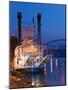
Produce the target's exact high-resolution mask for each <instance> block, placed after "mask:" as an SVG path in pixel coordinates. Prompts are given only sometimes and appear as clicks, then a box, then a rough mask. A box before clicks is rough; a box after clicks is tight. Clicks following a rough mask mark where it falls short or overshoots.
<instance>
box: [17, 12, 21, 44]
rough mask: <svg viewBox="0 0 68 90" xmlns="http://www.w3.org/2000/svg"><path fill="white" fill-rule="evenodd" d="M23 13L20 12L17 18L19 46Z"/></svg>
mask: <svg viewBox="0 0 68 90" xmlns="http://www.w3.org/2000/svg"><path fill="white" fill-rule="evenodd" d="M21 17H22V16H21V12H18V14H17V18H18V40H19V44H20V43H21Z"/></svg>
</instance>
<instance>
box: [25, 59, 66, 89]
mask: <svg viewBox="0 0 68 90" xmlns="http://www.w3.org/2000/svg"><path fill="white" fill-rule="evenodd" d="M65 73H66V71H65V58H52V59H51V60H49V61H48V62H47V64H46V67H45V68H44V71H43V73H40V74H38V73H34V74H33V75H32V76H30V75H29V76H27V75H25V77H24V78H25V79H27V80H32V86H34V87H36V86H37V87H39V86H58V85H65V83H66V80H65V79H66V76H65Z"/></svg>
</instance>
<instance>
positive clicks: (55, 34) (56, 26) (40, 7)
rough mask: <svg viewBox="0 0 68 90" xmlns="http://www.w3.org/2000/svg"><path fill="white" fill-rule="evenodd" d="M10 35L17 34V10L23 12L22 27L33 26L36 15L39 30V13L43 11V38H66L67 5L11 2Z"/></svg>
mask: <svg viewBox="0 0 68 90" xmlns="http://www.w3.org/2000/svg"><path fill="white" fill-rule="evenodd" d="M9 7H10V35H16V36H17V30H18V24H17V12H22V29H23V28H24V27H27V26H32V18H33V16H34V22H35V30H37V14H38V13H41V38H42V39H41V40H42V41H46V42H47V41H51V40H54V39H64V38H65V5H57V4H56V5H55V4H38V3H25V2H24V3H23V2H10V6H9Z"/></svg>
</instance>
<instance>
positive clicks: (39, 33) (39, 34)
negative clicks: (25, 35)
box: [37, 14, 41, 46]
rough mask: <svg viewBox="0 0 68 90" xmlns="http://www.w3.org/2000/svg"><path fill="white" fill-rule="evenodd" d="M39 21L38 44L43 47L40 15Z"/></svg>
mask: <svg viewBox="0 0 68 90" xmlns="http://www.w3.org/2000/svg"><path fill="white" fill-rule="evenodd" d="M37 20H38V44H39V45H40V46H41V14H38V16H37Z"/></svg>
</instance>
